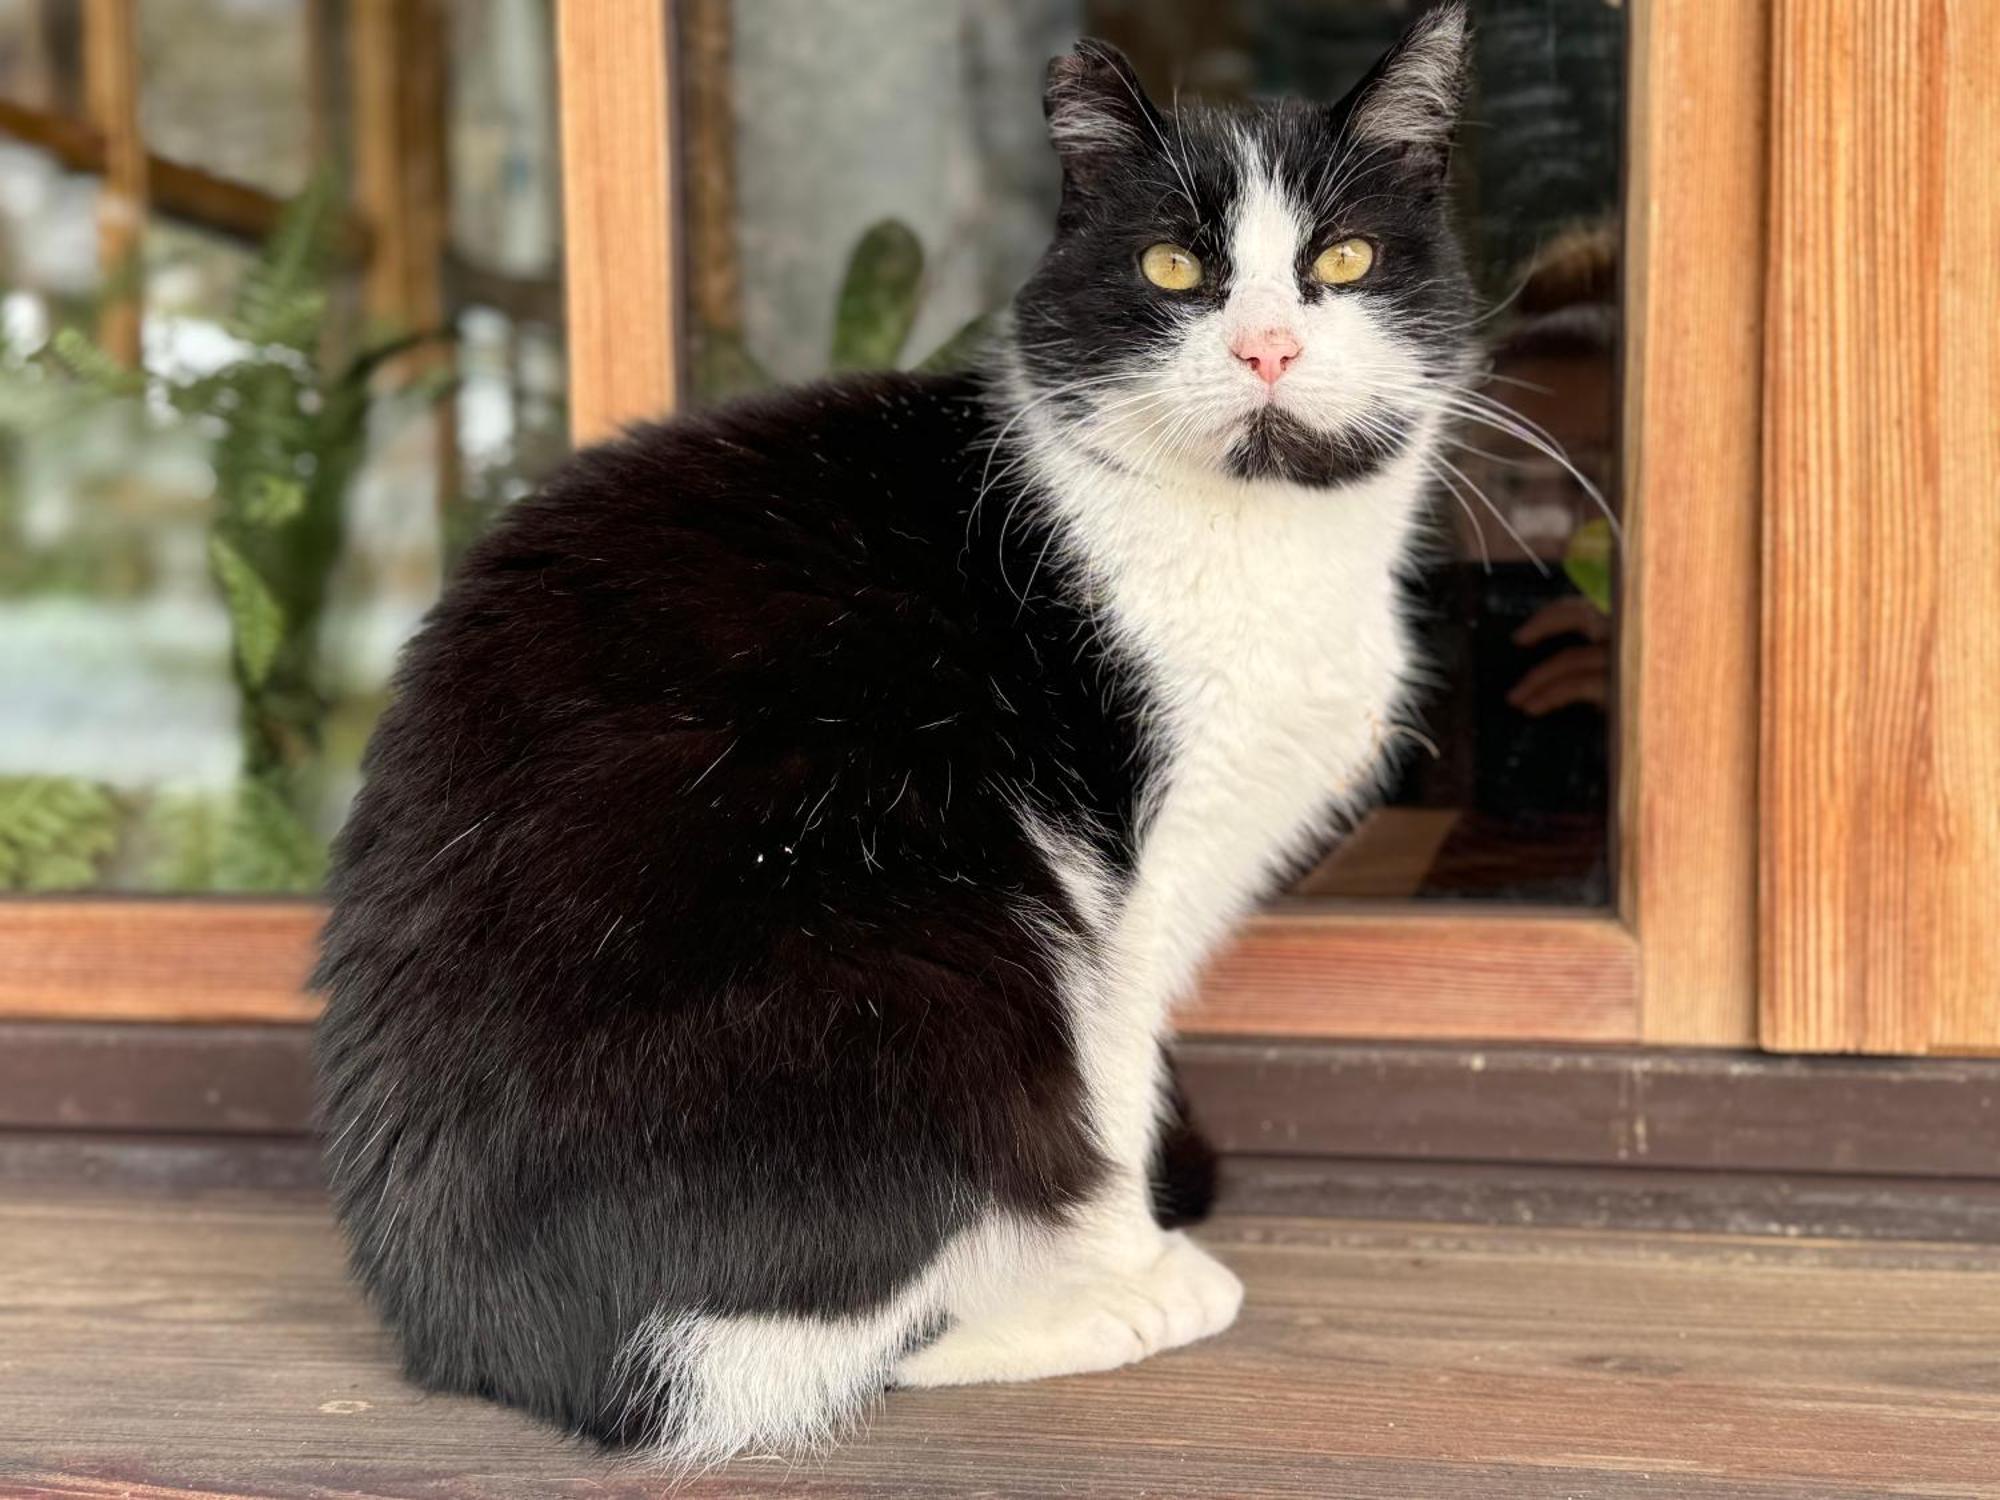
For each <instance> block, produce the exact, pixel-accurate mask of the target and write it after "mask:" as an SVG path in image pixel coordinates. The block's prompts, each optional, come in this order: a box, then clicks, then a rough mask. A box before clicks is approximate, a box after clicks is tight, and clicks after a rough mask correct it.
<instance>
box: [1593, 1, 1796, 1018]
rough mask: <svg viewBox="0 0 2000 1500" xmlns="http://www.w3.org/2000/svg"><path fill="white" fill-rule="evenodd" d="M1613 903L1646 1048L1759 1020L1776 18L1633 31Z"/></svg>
mask: <svg viewBox="0 0 2000 1500" xmlns="http://www.w3.org/2000/svg"><path fill="white" fill-rule="evenodd" d="M1631 24H1632V48H1633V57H1632V66H1631V70H1630V76H1631V80H1632V81H1631V93H1630V98H1629V100H1628V106H1627V118H1628V120H1629V127H1628V135H1627V138H1628V140H1629V142H1630V146H1629V153H1630V155H1629V161H1628V164H1627V188H1626V206H1625V234H1626V277H1625V286H1626V298H1625V324H1626V337H1627V349H1628V352H1627V357H1626V370H1627V378H1626V394H1625V456H1624V470H1625V485H1624V489H1625V525H1626V540H1625V549H1624V574H1623V579H1622V593H1621V597H1620V600H1619V605H1620V618H1619V640H1620V667H1619V695H1618V696H1619V725H1618V776H1617V784H1618V795H1619V819H1618V851H1619V885H1618V889H1619V906H1620V909H1621V910H1622V912H1623V913H1624V915H1625V917H1626V919H1627V921H1628V922H1630V923H1631V925H1632V927H1633V929H1634V931H1635V933H1636V934H1637V936H1638V939H1639V974H1640V1006H1641V1030H1642V1033H1643V1034H1644V1036H1645V1037H1646V1038H1647V1039H1648V1040H1650V1041H1656V1042H1668V1043H1676V1044H1698V1045H1708V1046H1744V1045H1747V1044H1749V1043H1750V1042H1752V1041H1753V1040H1754V1039H1755V1037H1756V1014H1757V607H1758V604H1757V591H1758V520H1759V516H1758V502H1759V496H1760V492H1761V476H1760V470H1759V460H1760V449H1761V433H1760V430H1759V428H1760V413H1759V400H1760V387H1761V381H1762V371H1761V363H1760V355H1761V350H1762V328H1763V302H1764V286H1763V276H1764V271H1763V267H1764V212H1765V173H1764V166H1765V160H1766V154H1767V153H1766V148H1765V139H1766V135H1767V132H1768V129H1769V120H1768V111H1767V98H1766V96H1767V92H1768V56H1769V45H1768V42H1769V29H1770V4H1769V0H1684V3H1674V4H1663V3H1658V0H1645V3H1642V4H1640V5H1638V6H1637V7H1635V9H1634V12H1633V16H1632V23H1631Z"/></svg>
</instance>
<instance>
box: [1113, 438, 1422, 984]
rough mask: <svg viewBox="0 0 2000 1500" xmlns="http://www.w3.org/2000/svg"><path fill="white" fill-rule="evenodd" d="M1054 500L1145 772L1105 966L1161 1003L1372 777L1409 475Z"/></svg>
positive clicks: (1399, 676) (1394, 665) (1409, 507)
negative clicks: (1142, 737) (1097, 610)
mask: <svg viewBox="0 0 2000 1500" xmlns="http://www.w3.org/2000/svg"><path fill="white" fill-rule="evenodd" d="M1128 483H1129V484H1130V487H1131V491H1132V492H1131V493H1129V494H1119V493H1116V492H1115V487H1114V488H1113V490H1112V491H1111V492H1106V491H1104V490H1100V491H1098V492H1095V493H1094V494H1093V495H1092V496H1091V497H1090V500H1089V503H1088V506H1087V507H1085V506H1081V505H1079V506H1077V507H1076V508H1075V511H1074V514H1076V515H1077V516H1078V518H1079V522H1080V524H1081V526H1082V527H1083V528H1085V532H1084V536H1083V540H1082V544H1081V545H1082V546H1083V547H1084V549H1085V550H1086V555H1087V556H1088V557H1089V559H1090V563H1091V571H1092V573H1093V575H1094V578H1095V581H1096V583H1097V586H1098V589H1099V599H1100V606H1101V610H1102V619H1103V623H1104V625H1105V628H1106V629H1107V630H1108V631H1110V633H1111V634H1112V635H1113V637H1114V638H1115V639H1116V641H1117V642H1118V644H1119V645H1120V646H1121V647H1122V648H1123V649H1124V650H1125V651H1128V652H1130V653H1131V654H1132V655H1133V656H1134V657H1135V658H1136V659H1137V660H1138V661H1139V662H1140V663H1141V664H1142V670H1143V671H1144V673H1145V681H1146V688H1145V697H1146V700H1147V702H1148V705H1149V713H1148V717H1149V723H1148V725H1147V738H1148V742H1149V752H1150V754H1149V762H1150V765H1151V767H1152V770H1151V774H1150V776H1149V780H1148V785H1147V790H1146V794H1145V803H1144V806H1143V807H1142V809H1141V817H1140V823H1139V830H1140V838H1139V846H1138V851H1137V854H1138V857H1137V861H1136V866H1135V869H1134V872H1133V878H1132V881H1131V883H1130V885H1129V886H1128V888H1127V890H1126V891H1125V893H1124V898H1123V900H1122V901H1121V902H1120V903H1119V914H1118V918H1117V927H1118V934H1117V940H1116V942H1115V943H1114V945H1113V947H1114V949H1115V950H1116V951H1117V953H1118V955H1119V959H1118V962H1119V966H1120V967H1121V969H1122V970H1123V971H1124V972H1123V976H1122V978H1123V980H1124V982H1125V983H1126V984H1127V985H1129V986H1132V987H1135V988H1137V989H1138V990H1141V991H1144V992H1147V993H1148V994H1149V995H1150V996H1151V997H1152V998H1153V999H1154V1000H1156V1001H1157V1002H1158V1005H1159V1007H1160V1008H1161V1010H1162V1011H1163V1010H1164V1008H1165V1006H1166V1005H1167V1004H1169V1003H1171V1001H1172V1000H1174V999H1176V998H1178V996H1179V994H1180V993H1181V992H1182V991H1183V990H1184V989H1185V988H1186V986H1187V985H1188V984H1190V983H1191V982H1192V979H1193V977H1194V974H1195V971H1196V970H1197V969H1198V967H1199V965H1200V964H1201V962H1202V960H1203V959H1204V958H1206V957H1207V955H1208V953H1209V952H1210V951H1211V950H1212V949H1213V948H1214V946H1215V945H1216V944H1217V943H1218V942H1220V941H1221V940H1222V939H1223V938H1224V937H1225V936H1226V935H1227V934H1228V932H1229V930H1230V929H1231V928H1232V927H1233V926H1234V925H1235V923H1236V922H1237V921H1238V920H1239V919H1240V918H1241V916H1242V915H1243V914H1244V912H1245V911H1246V910H1247V909H1248V907H1249V906H1250V905H1251V904H1252V903H1253V902H1255V901H1256V900H1257V899H1258V898H1259V897H1261V896H1262V895H1264V894H1265V893H1266V892H1267V891H1268V889H1269V888H1270V886H1271V884H1272V882H1273V880H1274V878H1275V875H1276V873H1277V871H1278V870H1280V869H1281V868H1283V867H1284V866H1285V865H1286V864H1287V863H1288V862H1289V861H1290V860H1291V859H1292V858H1294V857H1296V855H1297V854H1298V853H1299V852H1300V850H1301V848H1302V847H1303V846H1304V845H1305V844H1307V843H1308V842H1309V841H1311V840H1314V839H1316V838H1317V837H1319V836H1321V835H1322V834H1323V833H1324V832H1325V831H1326V825H1327V823H1328V820H1329V819H1330V818H1331V817H1333V816H1335V815H1337V814H1338V812H1340V811H1341V810H1342V809H1343V807H1351V806H1353V805H1355V804H1357V803H1359V802H1361V801H1363V800H1365V799H1366V797H1367V796H1368V795H1369V793H1370V792H1371V791H1372V790H1373V779H1374V777H1375V775H1376V772H1377V770H1378V768H1379V767H1380V765H1381V763H1382V752H1383V748H1384V744H1385V739H1386V735H1387V732H1388V728H1389V725H1390V724H1391V722H1392V721H1393V719H1394V716H1395V714H1396V711H1397V708H1398V706H1399V704H1400V701H1401V698H1402V695H1403V692H1404V683H1405V679H1406V676H1407V670H1408V651H1407V647H1406V645H1405V642H1404V634H1403V629H1402V624H1401V620H1400V617H1399V613H1398V594H1397V582H1396V571H1397V567H1398V564H1399V561H1400V559H1401V557H1402V554H1403V551H1404V549H1405V547H1406V546H1407V544H1408V533H1409V527H1410V519H1411V516H1412V515H1413V514H1414V510H1415V500H1416V494H1417V492H1418V491H1417V486H1416V484H1415V481H1414V476H1411V475H1407V474H1405V473H1402V472H1400V471H1399V470H1397V469H1394V468H1392V469H1391V470H1389V471H1388V472H1386V473H1385V474H1384V475H1383V476H1381V477H1380V478H1378V479H1377V480H1375V481H1372V482H1371V483H1369V484H1367V485H1361V486H1354V487H1349V488H1346V489H1341V490H1333V491H1328V490H1308V489H1290V488H1287V487H1283V486H1277V485H1270V484H1263V485H1256V486H1245V485H1240V484H1235V483H1230V482H1218V483H1216V484H1214V485H1212V486H1206V487H1202V488H1198V489H1192V490H1189V491H1186V492H1180V493H1175V494H1168V495H1163V494H1161V493H1160V492H1159V491H1158V490H1157V489H1153V488H1148V487H1144V486H1141V485H1140V484H1138V482H1136V481H1132V482H1128Z"/></svg>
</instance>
